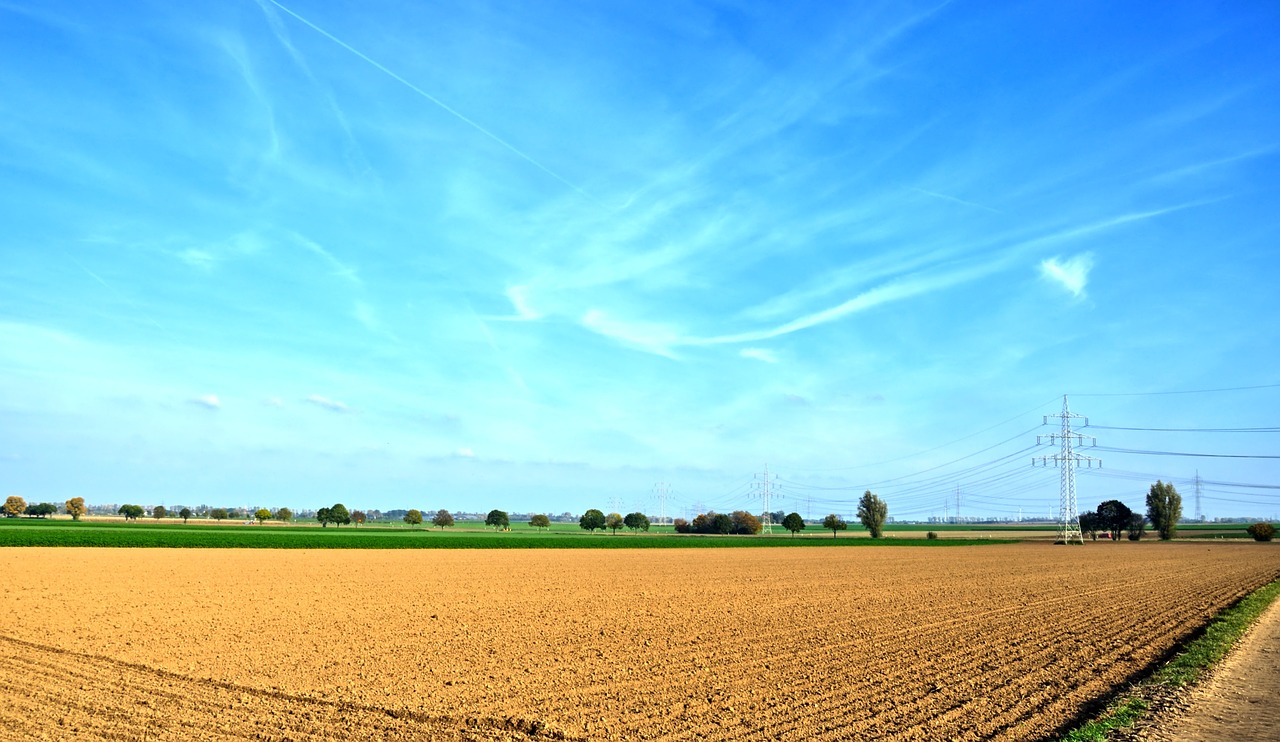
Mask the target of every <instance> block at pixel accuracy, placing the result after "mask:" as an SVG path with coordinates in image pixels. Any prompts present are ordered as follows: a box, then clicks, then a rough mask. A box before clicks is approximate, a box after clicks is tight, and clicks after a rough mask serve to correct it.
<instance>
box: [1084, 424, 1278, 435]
mask: <svg viewBox="0 0 1280 742" xmlns="http://www.w3.org/2000/svg"><path fill="white" fill-rule="evenodd" d="M1088 427H1090V428H1092V429H1094V430H1138V431H1143V432H1149V433H1280V428H1122V427H1117V426H1113V425H1090V426H1088Z"/></svg>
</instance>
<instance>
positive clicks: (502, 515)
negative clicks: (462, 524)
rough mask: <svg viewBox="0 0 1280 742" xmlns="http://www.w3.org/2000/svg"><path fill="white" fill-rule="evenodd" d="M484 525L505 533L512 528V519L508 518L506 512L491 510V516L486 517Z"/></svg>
mask: <svg viewBox="0 0 1280 742" xmlns="http://www.w3.org/2000/svg"><path fill="white" fill-rule="evenodd" d="M484 524H485V525H486V526H493V527H494V528H496V529H498V530H500V531H504V530H506V529H508V528H510V527H511V519H510V518H508V517H507V513H506V511H504V510H490V511H489V514H488V515H486V516H485V517H484Z"/></svg>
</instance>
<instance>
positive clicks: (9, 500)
mask: <svg viewBox="0 0 1280 742" xmlns="http://www.w3.org/2000/svg"><path fill="white" fill-rule="evenodd" d="M26 511H27V501H26V500H24V499H22V498H21V497H18V496H17V495H9V496H8V497H6V498H5V500H4V517H6V518H17V517H18V516H19V515H22V514H23V513H25V512H26Z"/></svg>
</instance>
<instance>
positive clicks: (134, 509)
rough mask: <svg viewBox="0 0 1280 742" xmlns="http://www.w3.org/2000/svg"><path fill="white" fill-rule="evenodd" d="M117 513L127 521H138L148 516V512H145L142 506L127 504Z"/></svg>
mask: <svg viewBox="0 0 1280 742" xmlns="http://www.w3.org/2000/svg"><path fill="white" fill-rule="evenodd" d="M116 512H117V513H120V514H121V515H123V516H124V519H125V520H137V519H139V518H141V517H142V516H143V515H144V514H146V512H147V511H146V510H143V508H142V506H141V505H129V504H125V505H121V506H120V509H119V510H117V511H116Z"/></svg>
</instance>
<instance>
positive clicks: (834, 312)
mask: <svg viewBox="0 0 1280 742" xmlns="http://www.w3.org/2000/svg"><path fill="white" fill-rule="evenodd" d="M1000 267H1001V266H1000V264H999V263H988V264H981V265H973V266H969V267H965V268H960V269H957V270H951V271H946V272H939V273H933V274H920V275H912V276H907V277H905V278H902V279H899V280H895V281H890V282H889V283H885V284H883V285H881V286H877V287H876V288H874V289H870V290H869V291H864V292H862V293H861V294H859V295H857V296H855V297H853V298H852V299H849V300H848V301H845V302H843V303H841V304H837V305H836V306H833V307H828V308H826V309H822V310H819V311H816V312H812V313H810V314H807V315H804V316H802V317H797V318H796V319H794V320H792V321H790V322H787V323H785V324H782V325H778V326H776V327H771V328H766V329H762V330H752V331H749V332H741V333H735V334H730V335H717V336H712V337H705V338H689V339H687V340H685V341H684V342H685V344H688V345H719V344H723V343H748V342H754V341H757V340H768V339H769V338H775V337H779V336H781V335H789V334H791V333H793V332H797V331H800V330H807V329H809V328H811V327H817V326H818V325H824V324H826V323H828V322H834V321H836V320H839V319H843V318H844V317H848V316H849V315H852V314H856V313H858V312H864V311H866V310H868V309H872V308H874V307H878V306H880V305H882V304H887V303H890V302H896V301H902V300H904V299H910V298H912V297H916V296H922V295H924V294H929V293H932V292H934V291H940V290H943V289H947V288H951V287H952V286H956V285H959V284H961V283H965V282H967V281H972V280H974V279H976V278H981V277H983V276H986V275H989V274H991V273H993V272H995V271H996V270H998V269H999V268H1000Z"/></svg>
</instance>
